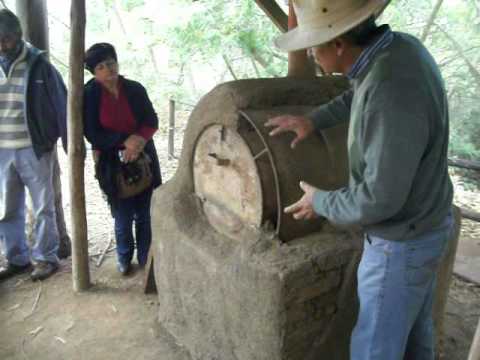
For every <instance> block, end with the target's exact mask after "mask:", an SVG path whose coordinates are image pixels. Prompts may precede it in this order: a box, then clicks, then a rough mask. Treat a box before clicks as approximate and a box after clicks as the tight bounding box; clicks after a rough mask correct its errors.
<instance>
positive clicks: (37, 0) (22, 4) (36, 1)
mask: <svg viewBox="0 0 480 360" xmlns="http://www.w3.org/2000/svg"><path fill="white" fill-rule="evenodd" d="M16 10H17V16H18V18H19V19H20V23H21V24H22V29H23V35H24V38H25V40H27V41H28V42H29V43H31V44H32V45H33V46H35V47H36V48H38V49H40V50H45V51H48V48H49V47H48V21H47V19H48V13H47V4H46V1H45V0H17V1H16Z"/></svg>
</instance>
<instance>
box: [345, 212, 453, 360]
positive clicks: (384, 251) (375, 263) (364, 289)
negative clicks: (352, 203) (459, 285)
mask: <svg viewBox="0 0 480 360" xmlns="http://www.w3.org/2000/svg"><path fill="white" fill-rule="evenodd" d="M452 227H453V218H452V216H451V215H449V216H448V217H447V219H446V220H445V221H444V223H443V224H442V225H441V226H440V227H439V228H436V229H434V230H432V231H431V232H429V233H426V234H423V235H420V236H418V237H416V238H414V239H408V240H406V241H389V240H384V239H381V238H378V237H374V236H366V239H365V242H364V251H363V255H362V259H361V261H360V265H359V268H358V273H357V277H358V297H359V300H360V310H359V315H358V319H357V324H356V325H355V328H354V330H353V333H352V338H351V343H350V359H352V360H377V359H378V360H401V359H408V360H433V359H434V334H433V319H432V305H433V297H434V290H435V280H436V270H437V268H438V264H439V262H440V260H441V258H442V255H443V254H444V252H445V249H446V245H447V242H448V239H449V238H450V237H451V231H452Z"/></svg>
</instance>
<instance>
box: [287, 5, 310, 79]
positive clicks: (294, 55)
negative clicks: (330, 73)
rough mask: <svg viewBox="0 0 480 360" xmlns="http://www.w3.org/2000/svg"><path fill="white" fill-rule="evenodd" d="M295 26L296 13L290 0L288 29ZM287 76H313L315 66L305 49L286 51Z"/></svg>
mask: <svg viewBox="0 0 480 360" xmlns="http://www.w3.org/2000/svg"><path fill="white" fill-rule="evenodd" d="M295 27H297V15H296V14H295V9H294V8H293V4H292V1H289V5H288V29H289V30H290V29H293V28H295ZM288 76H292V77H300V78H313V77H315V66H314V64H312V62H311V61H310V59H309V58H308V56H307V50H298V51H292V52H289V53H288Z"/></svg>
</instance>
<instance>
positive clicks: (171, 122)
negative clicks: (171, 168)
mask: <svg viewBox="0 0 480 360" xmlns="http://www.w3.org/2000/svg"><path fill="white" fill-rule="evenodd" d="M168 158H169V159H174V158H175V100H173V99H170V101H169V102H168Z"/></svg>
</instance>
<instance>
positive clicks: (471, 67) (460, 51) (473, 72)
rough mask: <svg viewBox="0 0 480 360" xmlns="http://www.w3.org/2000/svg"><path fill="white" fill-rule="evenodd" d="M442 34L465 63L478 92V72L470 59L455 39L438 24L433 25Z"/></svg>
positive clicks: (479, 84) (479, 88)
mask: <svg viewBox="0 0 480 360" xmlns="http://www.w3.org/2000/svg"><path fill="white" fill-rule="evenodd" d="M434 25H435V26H436V27H437V28H438V29H439V30H440V31H441V32H442V33H443V35H445V37H446V38H447V39H448V40H449V41H450V42H451V43H452V45H453V47H454V48H455V50H456V51H457V53H458V55H459V56H460V57H461V58H462V60H463V61H464V62H465V64H466V65H467V67H468V70H469V71H470V74H471V75H472V77H473V79H474V80H475V82H476V84H477V88H478V90H479V91H480V71H479V70H478V69H477V68H476V67H475V66H474V65H473V64H472V62H471V61H470V59H469V58H468V56H467V55H465V52H464V51H463V49H462V46H461V45H460V44H459V42H458V41H457V40H455V38H454V37H453V36H452V35H450V34H449V33H448V32H447V31H446V30H445V29H444V28H443V27H442V26H440V25H438V24H434Z"/></svg>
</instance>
